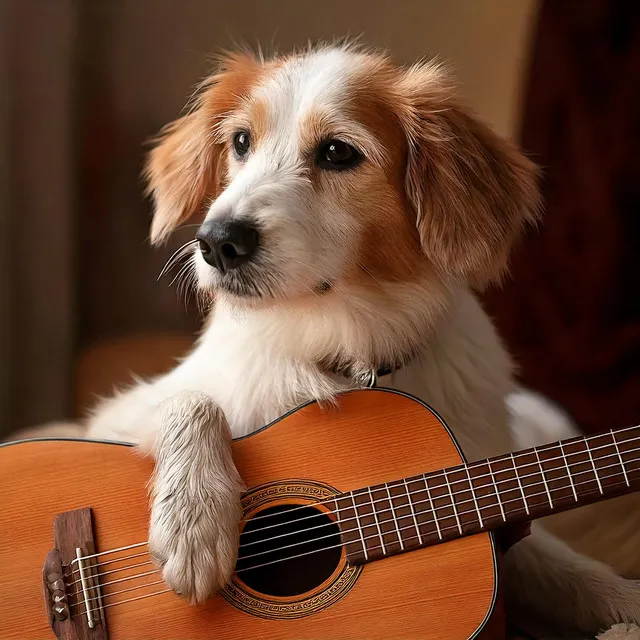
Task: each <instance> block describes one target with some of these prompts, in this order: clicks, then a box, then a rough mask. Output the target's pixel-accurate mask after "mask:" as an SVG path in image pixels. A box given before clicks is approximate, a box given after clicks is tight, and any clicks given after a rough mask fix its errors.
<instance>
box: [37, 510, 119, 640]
mask: <svg viewBox="0 0 640 640" xmlns="http://www.w3.org/2000/svg"><path fill="white" fill-rule="evenodd" d="M53 535H54V545H55V546H54V549H53V550H52V551H50V552H49V553H48V554H47V557H46V560H45V563H44V567H43V570H42V580H43V588H44V600H45V607H46V610H47V614H48V617H49V623H50V625H51V628H52V630H53V632H54V634H55V636H56V638H58V639H59V640H88V639H91V640H107V638H108V634H107V627H106V624H105V619H104V612H103V607H102V596H101V593H100V580H99V576H98V567H97V558H96V556H95V553H96V548H95V538H94V534H93V525H92V519H91V509H77V510H76V511H68V512H66V513H62V514H60V515H59V516H57V517H56V519H55V521H54V525H53Z"/></svg>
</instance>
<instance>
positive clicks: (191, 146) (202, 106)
mask: <svg viewBox="0 0 640 640" xmlns="http://www.w3.org/2000/svg"><path fill="white" fill-rule="evenodd" d="M269 72H270V67H269V66H267V65H264V64H263V63H261V62H260V61H259V60H257V59H256V58H254V57H252V56H250V55H247V54H232V55H229V56H226V57H225V58H224V59H223V60H222V63H221V67H220V71H219V72H218V73H216V74H215V75H213V76H211V77H210V78H208V79H207V80H206V81H205V83H204V84H203V87H202V89H201V92H200V95H199V96H198V98H197V100H196V102H195V104H194V107H193V109H192V110H191V111H190V112H189V113H188V114H187V115H185V116H183V117H182V118H179V119H178V120H176V121H175V122H173V123H171V124H169V125H168V126H167V127H165V129H164V130H163V131H162V132H161V134H160V136H159V137H158V139H157V144H156V146H155V148H154V149H153V150H152V151H151V153H150V154H149V157H148V160H147V164H146V167H145V177H146V178H147V180H148V183H149V185H148V192H149V193H150V194H151V195H152V196H153V200H154V202H155V213H154V218H153V223H152V226H151V240H152V242H154V243H157V242H161V241H162V240H163V239H165V238H166V237H167V236H168V235H169V234H170V233H171V231H173V230H174V229H175V228H176V227H177V226H178V225H179V224H181V223H183V222H184V221H185V220H187V219H188V218H190V217H191V216H193V215H195V214H197V213H202V212H203V210H204V209H205V208H206V206H207V205H208V203H209V202H210V201H211V200H212V199H215V198H216V197H217V196H218V195H219V193H220V191H221V190H222V188H223V184H224V180H225V175H226V167H225V161H224V153H223V151H224V145H223V144H222V143H220V142H219V141H218V140H217V139H216V135H215V129H216V126H217V125H218V124H219V122H220V119H221V118H223V117H224V116H225V115H226V114H228V113H230V112H232V111H233V110H235V109H237V108H238V106H239V105H240V104H241V102H242V101H243V100H245V99H246V98H247V97H248V95H249V93H250V91H251V89H252V87H254V86H255V85H256V84H257V83H258V82H259V81H260V79H261V78H263V77H264V75H265V74H266V73H269Z"/></svg>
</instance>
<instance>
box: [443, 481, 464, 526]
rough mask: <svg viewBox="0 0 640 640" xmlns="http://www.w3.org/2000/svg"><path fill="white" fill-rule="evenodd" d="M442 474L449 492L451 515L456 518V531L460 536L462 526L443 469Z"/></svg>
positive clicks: (449, 484)
mask: <svg viewBox="0 0 640 640" xmlns="http://www.w3.org/2000/svg"><path fill="white" fill-rule="evenodd" d="M442 474H443V476H444V481H445V483H446V485H447V489H448V490H449V497H450V498H451V506H452V507H453V515H454V516H455V517H456V522H457V523H458V531H459V532H460V534H462V525H461V524H460V518H459V516H458V510H457V509H456V501H455V500H454V499H453V492H452V491H451V483H450V482H449V477H448V476H447V470H446V469H444V470H443V472H442Z"/></svg>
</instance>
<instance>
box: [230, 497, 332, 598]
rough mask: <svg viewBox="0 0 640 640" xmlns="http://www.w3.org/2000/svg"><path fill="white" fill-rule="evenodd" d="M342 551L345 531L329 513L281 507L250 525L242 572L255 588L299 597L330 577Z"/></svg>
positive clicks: (245, 533) (244, 543)
mask: <svg viewBox="0 0 640 640" xmlns="http://www.w3.org/2000/svg"><path fill="white" fill-rule="evenodd" d="M267 527H268V528H267ZM340 555H341V546H340V530H339V528H338V525H337V524H336V523H335V522H334V521H333V520H331V518H329V516H327V515H326V513H324V512H323V511H320V510H319V509H316V508H314V507H300V505H295V504H293V505H278V506H274V507H268V508H266V509H263V510H262V511H260V512H259V513H258V514H257V515H256V516H255V517H253V518H251V519H249V521H248V522H247V523H246V525H245V527H244V530H243V531H242V536H241V538H240V551H239V554H238V563H237V565H236V571H237V573H238V575H239V576H240V578H241V580H242V581H243V582H244V583H245V584H246V585H247V586H248V587H250V588H251V589H253V590H254V591H257V592H259V593H262V594H265V595H268V596H277V597H290V596H297V595H301V594H303V593H306V592H308V591H311V590H312V589H314V588H315V587H317V586H318V585H320V584H322V583H323V582H324V581H325V580H327V578H329V577H330V576H331V575H332V574H333V573H334V571H335V570H336V568H337V567H338V564H339V562H340Z"/></svg>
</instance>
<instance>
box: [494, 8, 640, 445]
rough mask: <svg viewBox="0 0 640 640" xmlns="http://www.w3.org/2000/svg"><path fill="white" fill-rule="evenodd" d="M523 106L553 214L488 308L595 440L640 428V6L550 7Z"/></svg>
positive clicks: (532, 380)
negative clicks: (597, 435) (598, 434)
mask: <svg viewBox="0 0 640 640" xmlns="http://www.w3.org/2000/svg"><path fill="white" fill-rule="evenodd" d="M524 109H525V111H524V121H523V128H522V134H521V143H522V146H523V148H524V149H525V151H526V152H527V153H528V154H529V155H530V156H531V157H532V159H533V160H535V161H536V162H538V163H539V164H540V165H541V167H542V169H543V172H544V177H543V181H542V190H543V195H544V200H545V209H546V214H545V218H544V224H543V226H542V227H541V229H540V230H539V232H538V233H536V234H531V235H530V236H529V237H528V238H527V239H526V241H525V242H524V243H523V245H522V246H521V247H520V248H519V249H518V250H517V252H516V254H515V256H514V259H513V270H512V274H513V277H512V279H511V280H510V281H509V282H507V283H506V286H505V287H504V288H503V289H502V290H500V291H498V290H494V291H491V292H489V293H488V294H487V296H486V305H487V308H488V310H489V312H490V313H491V314H492V315H493V316H494V317H495V319H496V321H497V323H498V326H499V328H500V330H501V332H502V334H503V336H504V337H505V339H506V341H507V344H508V345H509V347H510V349H511V351H512V353H513V354H514V356H515V358H516V361H517V362H518V363H519V366H520V371H521V378H522V380H523V382H525V383H526V384H528V385H530V386H531V387H533V388H535V389H538V390H540V391H542V392H544V393H546V394H547V395H548V396H550V397H551V398H553V399H554V400H556V401H558V402H559V403H560V404H562V405H563V406H564V407H565V408H567V409H568V410H569V411H570V412H571V413H572V414H573V416H574V417H575V418H576V420H577V421H578V422H579V423H580V425H581V426H582V427H583V428H584V429H585V430H586V431H588V432H594V431H598V430H603V429H608V428H611V427H617V426H625V425H628V424H632V423H633V424H636V423H640V1H638V0H626V1H625V0H610V1H607V0H575V1H570V0H547V1H546V2H544V3H543V7H542V9H541V13H540V17H539V23H538V27H537V34H536V36H535V43H534V45H533V53H532V59H531V65H530V71H529V78H528V87H527V90H526V95H525V102H524Z"/></svg>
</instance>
